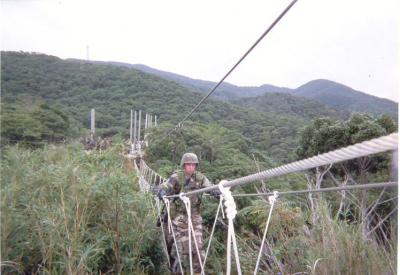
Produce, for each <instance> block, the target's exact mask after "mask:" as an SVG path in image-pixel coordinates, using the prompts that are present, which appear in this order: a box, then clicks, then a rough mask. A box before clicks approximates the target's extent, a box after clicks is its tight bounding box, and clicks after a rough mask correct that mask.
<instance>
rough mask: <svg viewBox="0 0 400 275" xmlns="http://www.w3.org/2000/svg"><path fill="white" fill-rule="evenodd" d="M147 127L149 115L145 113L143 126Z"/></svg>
mask: <svg viewBox="0 0 400 275" xmlns="http://www.w3.org/2000/svg"><path fill="white" fill-rule="evenodd" d="M148 127H149V115H148V114H146V119H145V121H144V128H145V129H147V128H148Z"/></svg>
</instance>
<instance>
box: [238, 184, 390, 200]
mask: <svg viewBox="0 0 400 275" xmlns="http://www.w3.org/2000/svg"><path fill="white" fill-rule="evenodd" d="M397 185H398V184H397V182H383V183H369V184H358V185H347V186H340V187H327V188H320V189H313V190H309V189H307V190H295V191H284V192H277V194H278V195H279V196H282V195H298V194H306V193H319V192H331V191H343V190H354V189H372V188H385V187H396V186H397ZM273 194H274V193H272V192H268V193H252V194H235V195H233V196H234V197H253V196H271V195H273Z"/></svg>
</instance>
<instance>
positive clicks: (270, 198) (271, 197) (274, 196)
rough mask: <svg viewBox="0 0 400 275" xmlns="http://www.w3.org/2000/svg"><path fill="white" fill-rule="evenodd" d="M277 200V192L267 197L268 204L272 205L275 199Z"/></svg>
mask: <svg viewBox="0 0 400 275" xmlns="http://www.w3.org/2000/svg"><path fill="white" fill-rule="evenodd" d="M277 198H278V191H274V194H273V195H272V196H268V201H269V204H271V205H272V204H274V203H275V201H276V199H277Z"/></svg>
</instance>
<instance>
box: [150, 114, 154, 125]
mask: <svg viewBox="0 0 400 275" xmlns="http://www.w3.org/2000/svg"><path fill="white" fill-rule="evenodd" d="M150 127H153V115H150Z"/></svg>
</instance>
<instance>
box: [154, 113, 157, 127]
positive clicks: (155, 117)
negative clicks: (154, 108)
mask: <svg viewBox="0 0 400 275" xmlns="http://www.w3.org/2000/svg"><path fill="white" fill-rule="evenodd" d="M154 126H157V116H156V115H155V116H154Z"/></svg>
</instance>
